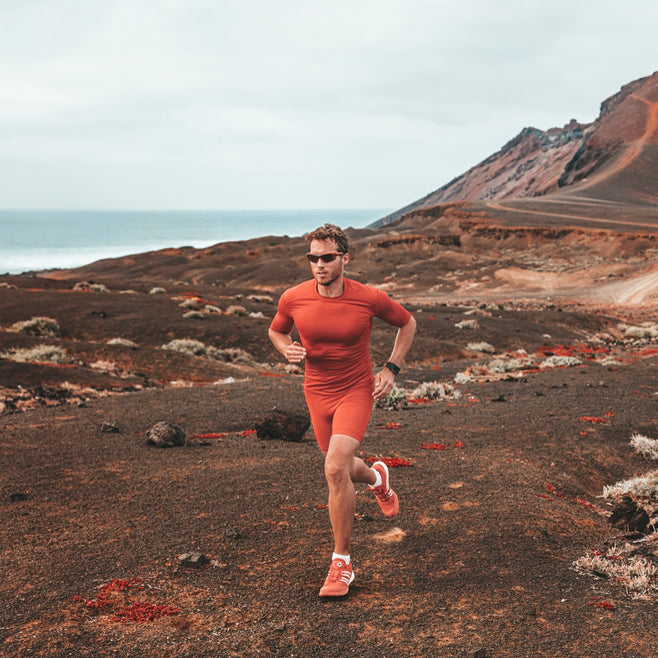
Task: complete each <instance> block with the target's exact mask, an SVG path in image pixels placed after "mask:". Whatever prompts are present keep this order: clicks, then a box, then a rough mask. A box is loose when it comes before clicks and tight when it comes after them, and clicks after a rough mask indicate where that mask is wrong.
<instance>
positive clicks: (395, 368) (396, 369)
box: [384, 361, 400, 375]
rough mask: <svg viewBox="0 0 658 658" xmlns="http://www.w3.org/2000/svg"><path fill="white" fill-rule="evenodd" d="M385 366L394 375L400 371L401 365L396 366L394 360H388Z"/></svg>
mask: <svg viewBox="0 0 658 658" xmlns="http://www.w3.org/2000/svg"><path fill="white" fill-rule="evenodd" d="M384 368H388V369H389V370H390V371H391V372H392V373H393V374H394V375H397V374H398V373H399V372H400V366H396V365H395V363H393V361H387V362H386V363H385V364H384Z"/></svg>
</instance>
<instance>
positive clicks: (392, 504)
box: [370, 462, 400, 516]
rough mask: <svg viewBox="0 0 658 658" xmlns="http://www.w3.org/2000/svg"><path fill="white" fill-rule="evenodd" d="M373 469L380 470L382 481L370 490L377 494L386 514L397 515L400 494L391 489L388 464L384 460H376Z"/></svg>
mask: <svg viewBox="0 0 658 658" xmlns="http://www.w3.org/2000/svg"><path fill="white" fill-rule="evenodd" d="M372 468H373V470H375V471H379V474H380V475H381V476H382V483H381V484H380V485H379V486H378V487H372V486H371V487H370V491H372V492H373V493H374V494H375V497H376V498H377V502H378V503H379V506H380V507H381V508H382V512H384V514H386V516H395V515H396V514H397V513H398V510H399V509H400V503H399V501H398V496H397V494H396V493H395V491H393V489H391V486H390V484H389V478H388V466H386V464H384V462H375V463H374V464H373V465H372Z"/></svg>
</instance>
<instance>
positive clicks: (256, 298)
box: [247, 295, 274, 304]
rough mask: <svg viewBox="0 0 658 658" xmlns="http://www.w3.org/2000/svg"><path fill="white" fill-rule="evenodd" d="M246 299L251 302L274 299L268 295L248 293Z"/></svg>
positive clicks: (267, 301)
mask: <svg viewBox="0 0 658 658" xmlns="http://www.w3.org/2000/svg"><path fill="white" fill-rule="evenodd" d="M247 299H248V300H249V301H251V302H260V303H261V304H273V303H274V300H273V299H272V297H270V296H269V295H249V296H248V297H247Z"/></svg>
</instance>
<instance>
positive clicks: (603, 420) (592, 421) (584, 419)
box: [578, 416, 610, 424]
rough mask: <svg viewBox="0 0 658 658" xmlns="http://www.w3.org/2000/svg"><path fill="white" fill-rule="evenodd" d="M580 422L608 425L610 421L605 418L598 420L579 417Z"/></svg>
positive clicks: (593, 417) (591, 417)
mask: <svg viewBox="0 0 658 658" xmlns="http://www.w3.org/2000/svg"><path fill="white" fill-rule="evenodd" d="M578 420H581V421H583V422H585V423H603V424H607V423H609V422H610V421H609V420H606V419H605V418H598V417H597V416H579V417H578Z"/></svg>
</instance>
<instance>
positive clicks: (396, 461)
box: [365, 455, 413, 468]
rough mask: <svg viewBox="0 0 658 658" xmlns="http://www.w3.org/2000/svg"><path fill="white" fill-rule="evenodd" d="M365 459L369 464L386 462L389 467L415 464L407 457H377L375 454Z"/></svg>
mask: <svg viewBox="0 0 658 658" xmlns="http://www.w3.org/2000/svg"><path fill="white" fill-rule="evenodd" d="M365 461H367V462H368V463H369V464H374V463H375V462H384V464H386V466H388V467H389V468H396V467H398V466H413V464H412V462H411V460H409V459H405V458H404V457H376V456H374V455H372V456H370V457H366V459H365Z"/></svg>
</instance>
